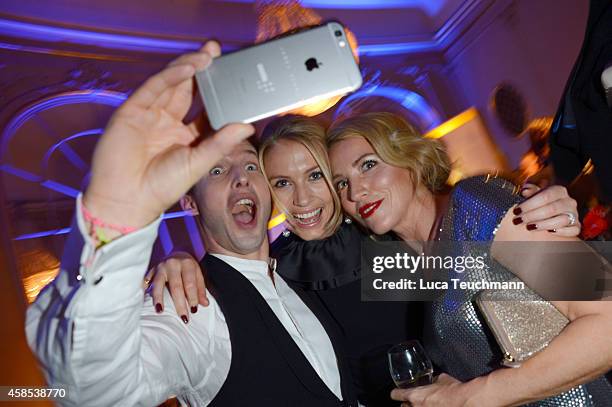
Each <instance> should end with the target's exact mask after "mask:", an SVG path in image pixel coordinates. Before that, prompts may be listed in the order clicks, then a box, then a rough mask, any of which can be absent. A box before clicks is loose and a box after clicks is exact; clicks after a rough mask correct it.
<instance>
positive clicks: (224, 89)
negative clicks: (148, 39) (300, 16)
mask: <svg viewBox="0 0 612 407" xmlns="http://www.w3.org/2000/svg"><path fill="white" fill-rule="evenodd" d="M196 79H197V82H198V86H199V89H200V92H201V94H202V98H203V100H204V106H205V108H206V112H207V114H208V119H209V121H210V123H211V125H212V127H213V128H214V129H219V128H221V127H223V126H224V125H225V124H227V123H232V122H238V123H250V122H253V121H256V120H259V119H262V118H265V117H269V116H273V115H275V114H279V113H282V112H286V111H289V110H292V109H295V108H298V107H300V106H304V105H306V104H309V103H312V102H313V101H316V100H320V99H325V98H328V97H331V96H337V95H342V94H345V93H348V92H351V91H354V90H356V89H357V88H359V87H360V86H361V83H362V78H361V73H360V71H359V67H358V66H357V63H356V62H355V59H354V57H353V54H352V52H351V48H350V46H349V44H348V40H347V38H346V33H345V32H344V29H343V28H342V25H341V24H339V23H336V22H331V23H328V24H326V25H323V26H320V27H316V28H313V29H310V30H307V31H303V32H300V33H297V34H293V35H291V36H287V37H284V38H279V39H276V40H272V41H269V42H266V43H262V44H259V45H255V46H253V47H249V48H246V49H243V50H240V51H237V52H234V53H231V54H227V55H223V56H221V57H219V58H216V59H215V60H214V61H213V63H212V64H211V65H210V66H209V67H208V68H207V69H205V70H204V71H200V72H198V73H197V74H196Z"/></svg>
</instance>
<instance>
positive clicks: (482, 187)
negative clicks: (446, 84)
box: [424, 176, 612, 407]
mask: <svg viewBox="0 0 612 407" xmlns="http://www.w3.org/2000/svg"><path fill="white" fill-rule="evenodd" d="M521 200H522V199H521V198H520V196H518V195H517V188H516V187H515V186H514V184H512V183H510V182H509V181H506V180H504V179H501V178H492V177H489V176H482V177H473V178H468V179H466V180H463V181H461V182H459V183H458V184H457V185H456V187H455V189H454V190H453V193H452V196H451V200H450V203H449V207H448V212H447V213H446V215H445V217H444V219H443V220H442V226H441V232H440V236H439V237H440V240H443V241H481V242H491V241H492V240H493V238H494V236H495V232H496V231H497V228H498V226H499V224H500V222H501V220H502V218H503V217H504V215H505V213H506V212H507V211H508V209H510V208H511V207H512V206H513V205H515V204H517V203H519V202H521ZM456 246H457V247H458V248H457V251H458V252H459V253H455V254H457V255H463V256H477V255H478V253H471V252H470V251H469V250H470V247H474V246H473V245H465V246H463V247H462V246H461V245H456ZM463 276H464V277H463V278H465V279H466V280H467V281H480V280H486V281H505V280H510V279H511V278H513V277H514V276H513V275H512V274H511V273H510V272H509V271H508V270H506V269H504V268H503V267H502V266H501V265H499V264H497V263H495V262H491V264H490V266H488V267H485V268H482V269H472V270H469V271H466V272H465V273H463ZM477 293H478V291H476V290H473V291H469V290H452V289H449V290H447V291H446V292H445V294H444V295H443V296H442V297H441V298H440V299H439V300H438V301H434V302H431V303H429V305H428V306H427V307H426V315H425V333H424V335H425V337H424V342H425V344H426V348H427V349H426V350H427V353H428V354H429V356H430V357H431V359H432V361H433V362H434V363H435V364H436V365H437V366H439V367H440V368H441V369H442V370H443V371H445V372H447V373H449V374H450V375H452V376H454V377H456V378H457V379H459V380H461V381H467V380H470V379H473V378H474V377H477V376H482V375H485V374H487V373H489V372H491V371H493V370H495V369H498V368H500V362H501V360H502V357H503V355H502V352H501V351H500V349H499V346H498V345H497V343H496V341H495V339H494V337H493V335H492V333H491V332H490V330H489V328H488V326H486V324H485V323H484V320H483V319H481V318H482V316H481V315H480V314H479V312H478V311H477V310H476V308H475V305H474V303H473V300H474V297H475V295H476V294H477ZM517 323H523V322H521V321H517ZM534 330H535V327H534ZM517 391H520V389H517ZM530 405H532V406H541V407H549V406H550V407H552V406H567V407H574V406H576V407H577V406H612V386H611V385H610V383H609V382H608V381H607V379H606V378H605V377H603V376H602V377H600V378H598V379H596V380H594V381H592V382H590V383H587V384H585V385H581V386H577V387H575V388H573V389H571V390H569V391H567V392H565V393H562V394H560V395H557V396H555V397H550V398H547V399H545V400H541V401H538V402H535V403H532V404H530Z"/></svg>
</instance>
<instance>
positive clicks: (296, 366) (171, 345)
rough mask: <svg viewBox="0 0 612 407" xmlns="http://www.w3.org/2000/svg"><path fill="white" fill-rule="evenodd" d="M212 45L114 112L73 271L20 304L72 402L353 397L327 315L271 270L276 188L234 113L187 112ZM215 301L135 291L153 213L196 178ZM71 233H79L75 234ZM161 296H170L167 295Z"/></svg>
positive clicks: (307, 401)
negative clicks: (188, 120) (194, 310)
mask: <svg viewBox="0 0 612 407" xmlns="http://www.w3.org/2000/svg"><path fill="white" fill-rule="evenodd" d="M219 54H220V49H219V46H218V44H216V43H214V42H208V43H207V44H206V45H205V46H204V48H203V49H202V50H200V52H197V53H193V54H187V55H183V56H182V57H180V58H178V59H177V60H175V61H173V62H172V63H170V64H169V66H168V67H167V68H166V69H164V70H163V71H162V72H160V73H159V74H157V75H155V76H153V77H151V78H149V79H148V80H147V81H146V82H145V83H144V84H143V85H142V86H141V87H140V88H139V89H138V90H136V92H134V94H133V95H132V96H131V97H130V98H129V99H128V100H127V101H126V102H125V103H124V104H123V105H122V106H121V107H120V108H119V109H118V110H117V111H116V112H115V114H114V115H113V116H112V118H111V120H110V122H109V124H108V126H107V128H106V130H105V132H104V134H103V135H102V138H101V139H100V141H99V143H98V145H97V147H96V150H95V153H94V157H93V165H92V177H91V183H90V185H89V187H88V188H87V190H86V192H85V193H84V194H83V195H82V196H80V197H79V198H78V199H77V223H78V228H74V231H73V237H74V235H78V234H80V235H81V237H82V239H83V240H84V241H85V244H84V247H83V249H82V252H81V256H80V267H79V271H78V273H77V272H76V270H71V268H70V267H68V268H66V267H62V271H61V273H60V274H59V275H58V277H57V278H56V279H55V281H54V282H53V283H52V284H50V285H49V286H48V287H46V288H45V290H44V291H43V292H41V294H40V295H39V297H38V298H37V300H36V302H35V303H34V304H33V305H32V306H31V307H30V309H29V310H28V314H27V324H26V325H27V327H26V330H27V335H28V340H29V343H30V346H31V348H32V349H33V350H34V351H35V353H36V354H37V355H38V357H39V358H40V360H41V362H42V365H43V368H44V370H45V373H46V375H47V379H48V380H49V382H50V383H49V384H50V385H52V386H54V387H65V388H66V389H67V398H66V399H65V400H62V401H63V402H65V404H66V405H88V406H93V405H104V406H107V405H156V404H159V403H161V402H163V401H164V400H165V399H167V398H168V397H171V396H174V395H176V396H178V397H179V398H180V399H181V400H182V401H184V402H186V403H189V405H209V404H210V405H244V403H245V401H246V402H253V401H254V402H256V403H257V404H260V403H264V404H265V405H270V406H275V405H287V404H289V403H291V404H293V405H320V406H343V405H345V406H349V405H356V402H355V398H354V394H353V390H352V387H351V386H352V381H351V378H350V373H349V370H348V368H347V366H346V363H345V361H344V359H343V357H342V356H343V353H344V352H342V351H341V350H340V348H339V346H338V342H337V341H336V340H335V338H336V337H339V336H340V335H339V334H336V332H335V327H334V324H333V322H331V320H330V319H329V318H327V316H326V314H325V311H324V310H323V309H321V308H319V307H318V306H317V304H315V303H309V300H308V299H307V298H306V297H305V296H304V297H301V296H300V294H301V293H300V292H299V289H295V288H292V287H290V286H289V285H288V284H287V283H286V282H285V281H284V280H283V279H282V278H281V277H280V276H279V275H278V274H276V273H275V271H274V269H272V270H269V269H268V263H267V261H268V241H267V237H266V230H265V225H266V221H267V219H268V216H269V212H270V206H271V204H270V195H269V191H268V188H267V185H266V183H265V179H264V177H263V174H262V173H261V171H260V170H259V168H258V167H257V160H256V152H255V148H254V147H253V146H252V144H250V143H249V142H248V141H246V139H247V138H248V137H249V136H250V135H251V134H252V133H253V132H254V129H253V127H252V126H250V125H242V124H231V125H228V126H226V127H224V128H223V129H221V130H220V131H219V132H218V133H216V134H215V135H213V136H212V137H210V138H207V139H204V140H200V135H199V132H198V131H197V129H196V127H195V124H194V123H192V124H189V125H185V124H184V123H183V121H182V120H183V118H184V117H185V115H186V114H187V111H188V110H189V107H190V106H191V103H192V97H193V76H194V74H195V72H196V70H202V69H204V68H205V67H207V66H208V65H209V64H210V63H211V61H212V58H214V57H216V56H218V55H219ZM196 182H197V185H196V188H195V197H196V199H195V203H196V204H197V208H198V209H199V210H200V211H201V214H202V217H203V220H204V221H203V223H204V229H205V243H206V249H207V250H208V255H207V257H206V258H205V262H206V265H207V271H208V272H209V274H210V278H211V285H210V286H211V291H212V294H213V298H212V301H211V306H209V307H207V308H206V309H203V310H202V311H201V312H199V313H198V314H194V315H193V316H192V322H191V323H190V324H189V325H186V324H184V323H183V322H182V321H181V320H180V319H179V318H178V316H176V313H175V312H174V310H172V309H167V310H166V312H164V313H163V314H161V315H158V314H156V313H155V312H154V311H150V310H151V308H152V307H151V305H150V304H149V303H147V304H143V296H144V293H143V289H142V276H143V275H144V272H145V271H146V268H147V265H148V262H149V257H150V254H151V250H152V246H153V243H154V241H155V238H156V235H157V227H158V225H159V221H160V214H161V213H162V212H163V211H165V210H166V209H167V208H169V207H170V206H171V205H172V204H173V203H174V202H176V201H177V200H178V199H179V198H180V197H181V196H182V195H183V194H184V193H185V192H186V191H187V190H188V189H189V188H190V187H191V186H192V185H193V184H195V183H196ZM76 237H77V238H78V236H76ZM167 303H168V304H170V303H171V301H168V302H167Z"/></svg>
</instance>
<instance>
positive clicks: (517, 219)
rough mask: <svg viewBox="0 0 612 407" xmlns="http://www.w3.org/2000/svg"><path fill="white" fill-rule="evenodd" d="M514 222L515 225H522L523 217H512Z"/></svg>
mask: <svg viewBox="0 0 612 407" xmlns="http://www.w3.org/2000/svg"><path fill="white" fill-rule="evenodd" d="M512 223H514V224H515V225H520V224H521V223H523V218H520V217H519V218H514V219H512Z"/></svg>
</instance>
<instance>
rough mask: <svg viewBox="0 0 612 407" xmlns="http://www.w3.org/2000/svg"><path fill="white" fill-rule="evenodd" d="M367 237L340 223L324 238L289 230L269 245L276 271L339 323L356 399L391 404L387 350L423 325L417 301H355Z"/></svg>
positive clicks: (369, 403)
mask: <svg viewBox="0 0 612 407" xmlns="http://www.w3.org/2000/svg"><path fill="white" fill-rule="evenodd" d="M363 239H368V236H367V235H365V234H364V233H363V232H361V231H360V229H359V228H358V227H357V226H355V225H352V224H350V225H347V224H343V225H342V226H341V227H340V230H339V231H338V232H336V234H334V235H333V236H331V237H329V238H327V239H324V240H312V241H304V240H302V239H300V238H299V237H297V236H295V235H294V234H291V235H289V236H288V237H284V236H281V237H279V238H278V239H277V240H276V241H275V242H274V243H273V244H272V250H271V251H272V257H274V258H276V259H277V261H278V268H277V271H278V273H279V274H281V275H282V276H283V277H284V278H285V279H287V280H291V281H292V283H294V284H298V285H299V286H301V287H302V288H304V289H305V290H306V291H307V292H308V294H309V295H312V296H314V297H317V298H318V299H319V300H320V301H321V302H322V303H323V304H324V306H325V307H326V308H327V309H328V311H329V313H330V314H331V315H332V317H333V318H334V319H335V320H336V322H337V323H338V325H339V326H340V328H341V330H342V332H343V333H344V337H345V340H346V349H347V351H348V353H349V355H348V356H349V360H350V364H351V371H352V375H353V380H354V381H355V387H356V389H357V394H358V398H359V400H360V402H361V403H362V404H365V405H366V406H397V405H399V403H398V402H395V401H393V400H391V398H390V392H391V390H393V389H394V388H395V385H394V383H393V381H392V380H391V375H390V373H389V368H388V365H387V354H386V353H387V350H388V349H389V348H390V347H391V346H393V345H395V344H396V343H399V342H403V341H406V340H408V339H419V338H420V337H421V330H422V325H423V322H422V321H423V306H422V303H420V302H372V301H370V302H362V301H361V256H360V253H361V242H362V240H363Z"/></svg>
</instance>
